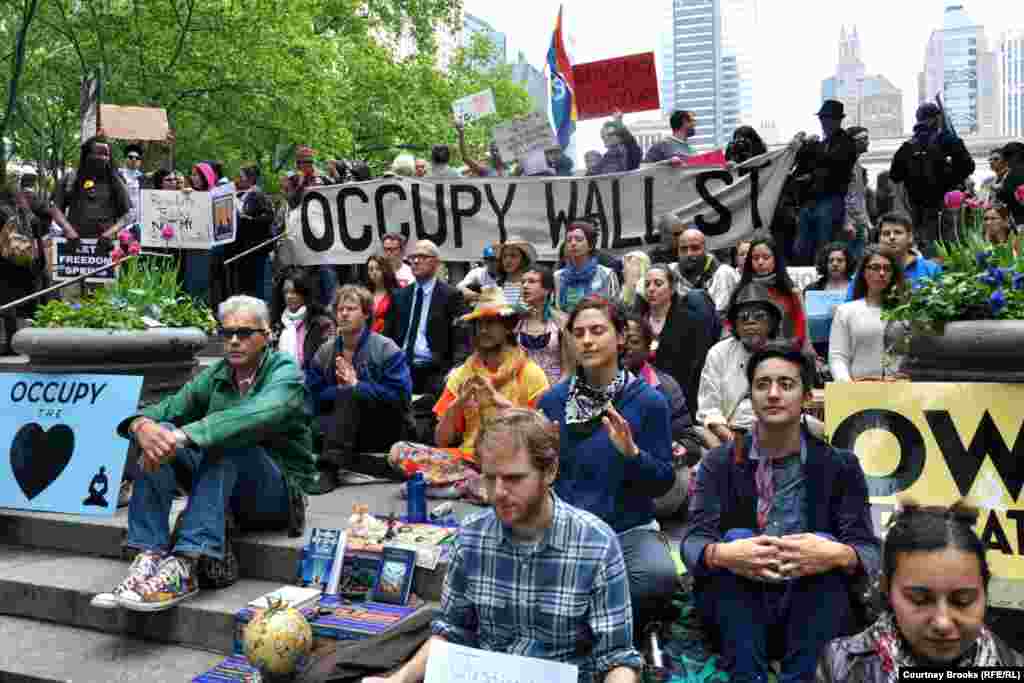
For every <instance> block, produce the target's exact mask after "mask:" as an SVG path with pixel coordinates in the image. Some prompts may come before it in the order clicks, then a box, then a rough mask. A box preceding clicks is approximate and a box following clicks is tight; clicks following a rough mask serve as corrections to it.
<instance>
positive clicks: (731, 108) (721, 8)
mask: <svg viewBox="0 0 1024 683" xmlns="http://www.w3.org/2000/svg"><path fill="white" fill-rule="evenodd" d="M669 2H670V5H669V6H668V7H667V11H666V14H667V15H668V16H666V19H668V20H669V25H670V26H671V39H670V41H669V42H667V43H663V47H662V51H661V65H660V72H661V73H660V79H661V92H662V98H661V99H662V108H663V110H664V111H665V112H666V113H668V112H670V111H672V110H673V109H689V110H690V111H692V112H694V113H695V114H696V116H697V134H696V135H695V136H694V137H693V138H691V142H692V143H693V144H694V145H695V146H697V147H698V148H708V147H724V146H725V145H726V144H727V143H728V142H729V139H730V138H731V137H732V132H733V130H735V129H736V127H737V126H740V125H743V124H753V123H754V64H755V61H756V60H755V58H754V57H755V55H754V53H753V50H754V48H755V46H757V45H758V44H759V42H760V41H759V39H758V36H757V35H756V28H757V12H758V0H669Z"/></svg>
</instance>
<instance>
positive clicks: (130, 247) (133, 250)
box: [128, 242, 142, 256]
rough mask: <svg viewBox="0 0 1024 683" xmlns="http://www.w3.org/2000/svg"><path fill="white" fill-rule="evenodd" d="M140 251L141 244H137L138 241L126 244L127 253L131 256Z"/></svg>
mask: <svg viewBox="0 0 1024 683" xmlns="http://www.w3.org/2000/svg"><path fill="white" fill-rule="evenodd" d="M141 251H142V245H141V244H139V243H138V242H132V243H131V244H129V245H128V253H129V254H131V255H132V256H138V255H139V253H140V252H141Z"/></svg>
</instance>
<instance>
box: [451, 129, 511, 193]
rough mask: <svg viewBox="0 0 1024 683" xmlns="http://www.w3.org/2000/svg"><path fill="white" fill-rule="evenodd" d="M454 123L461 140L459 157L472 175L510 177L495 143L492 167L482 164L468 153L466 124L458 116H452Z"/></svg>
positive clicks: (491, 148) (492, 151) (492, 144)
mask: <svg viewBox="0 0 1024 683" xmlns="http://www.w3.org/2000/svg"><path fill="white" fill-rule="evenodd" d="M452 123H453V124H454V125H455V133H456V135H458V138H459V155H460V156H461V157H462V161H463V163H465V164H466V167H467V168H468V169H469V171H470V173H472V174H473V175H475V176H476V177H478V178H494V177H504V176H506V175H508V170H507V169H506V168H505V162H504V161H502V159H501V154H499V153H498V145H496V144H495V143H493V142H492V143H491V145H490V153H491V165H490V166H488V165H486V164H481V163H479V162H478V161H476V160H474V159H473V158H472V157H471V156H470V155H469V154H468V153H467V152H466V122H465V121H464V120H463V119H462V118H461V117H459V115H458V114H455V115H453V116H452Z"/></svg>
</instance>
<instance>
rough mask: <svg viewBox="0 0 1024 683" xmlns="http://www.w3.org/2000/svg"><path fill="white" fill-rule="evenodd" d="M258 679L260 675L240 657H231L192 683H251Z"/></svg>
mask: <svg viewBox="0 0 1024 683" xmlns="http://www.w3.org/2000/svg"><path fill="white" fill-rule="evenodd" d="M259 679H260V673H259V671H258V670H257V669H256V667H254V666H253V665H251V664H249V660H247V659H246V658H245V657H243V656H242V655H232V656H230V657H228V658H227V659H225V660H224V661H223V662H221V663H220V664H218V665H217V666H215V667H213V668H212V669H210V670H209V671H207V672H205V673H201V674H199V675H198V676H196V677H195V678H193V679H192V683H219V682H220V681H243V682H248V683H253V682H254V681H258V680H259Z"/></svg>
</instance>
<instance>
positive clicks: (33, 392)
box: [0, 373, 142, 516]
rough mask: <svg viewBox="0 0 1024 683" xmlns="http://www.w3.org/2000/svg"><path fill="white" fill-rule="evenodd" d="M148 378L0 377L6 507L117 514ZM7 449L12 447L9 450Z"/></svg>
mask: <svg viewBox="0 0 1024 683" xmlns="http://www.w3.org/2000/svg"><path fill="white" fill-rule="evenodd" d="M141 391H142V377H132V376H126V375H43V374H14V373H11V374H4V375H0V407H2V409H0V444H2V445H3V446H4V447H5V449H6V450H7V453H8V456H7V457H6V458H4V460H3V462H2V463H0V468H3V470H5V471H6V474H5V475H4V476H0V507H7V508H18V509H22V510H37V511H46V512H67V513H72V514H79V515H100V516H111V515H113V514H114V513H115V512H116V511H117V494H118V490H119V487H120V485H121V475H122V473H123V471H124V465H125V458H126V454H127V452H128V441H127V440H125V439H123V438H121V437H120V436H118V435H117V432H116V431H115V430H116V429H117V425H118V423H119V422H120V421H121V420H123V419H124V418H125V417H128V416H129V415H132V414H134V413H135V412H136V410H137V406H138V403H139V394H140V393H141ZM8 444H9V445H8Z"/></svg>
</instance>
